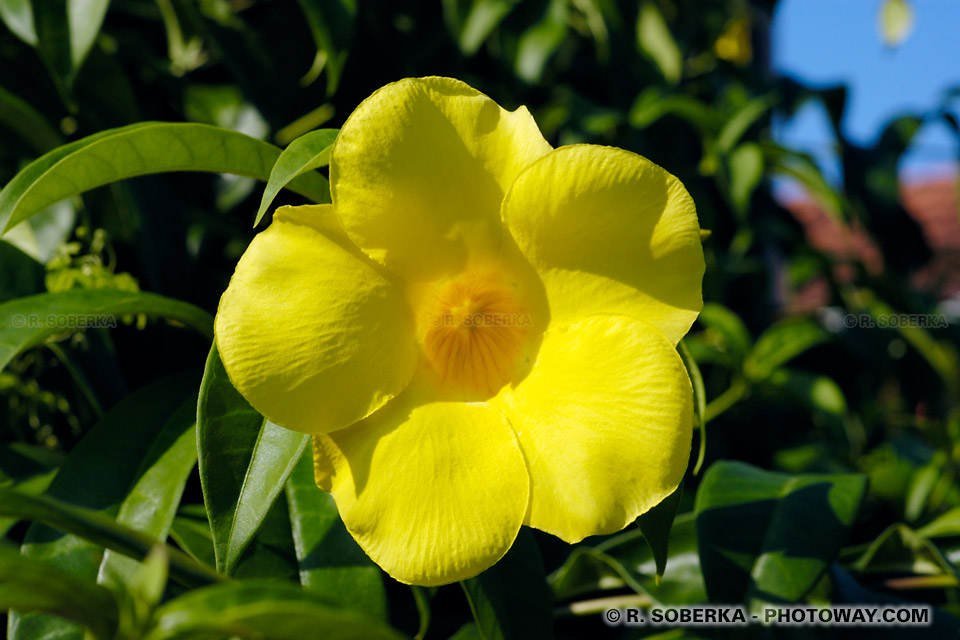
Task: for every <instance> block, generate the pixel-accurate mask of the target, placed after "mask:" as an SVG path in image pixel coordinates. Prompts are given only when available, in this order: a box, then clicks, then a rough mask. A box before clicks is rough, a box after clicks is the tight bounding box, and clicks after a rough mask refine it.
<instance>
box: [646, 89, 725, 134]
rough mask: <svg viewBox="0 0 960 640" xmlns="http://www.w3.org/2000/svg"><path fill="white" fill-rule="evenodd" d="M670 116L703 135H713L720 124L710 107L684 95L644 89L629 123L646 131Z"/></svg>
mask: <svg viewBox="0 0 960 640" xmlns="http://www.w3.org/2000/svg"><path fill="white" fill-rule="evenodd" d="M667 115H672V116H676V117H678V118H681V119H682V120H683V121H684V122H686V123H687V124H689V125H690V126H692V127H693V128H694V129H696V130H698V131H701V132H702V133H707V132H710V131H713V129H714V127H715V126H717V123H718V122H719V120H720V116H719V115H718V114H717V112H716V110H714V109H713V108H712V107H711V106H710V105H709V104H707V103H705V102H701V101H699V100H696V99H695V98H691V97H689V96H685V95H682V94H676V93H667V92H666V91H664V90H663V89H662V88H660V87H648V88H646V89H644V90H643V91H642V92H641V93H640V94H639V95H638V96H637V99H636V100H635V101H634V103H633V106H632V107H631V108H630V113H629V115H628V119H629V121H630V125H631V126H633V127H636V128H638V129H644V128H646V127H649V126H650V125H652V124H653V123H654V122H656V121H657V120H659V119H660V118H662V117H664V116H667Z"/></svg>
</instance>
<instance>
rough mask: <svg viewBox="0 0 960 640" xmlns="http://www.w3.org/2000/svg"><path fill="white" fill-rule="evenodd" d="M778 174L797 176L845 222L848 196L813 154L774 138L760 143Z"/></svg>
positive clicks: (831, 213)
mask: <svg viewBox="0 0 960 640" xmlns="http://www.w3.org/2000/svg"><path fill="white" fill-rule="evenodd" d="M760 148H761V149H762V150H763V156H764V158H765V159H766V161H767V164H768V165H769V166H770V169H771V170H772V172H773V173H774V174H778V175H782V176H786V177H788V178H793V179H794V180H796V181H797V182H799V183H800V186H802V187H803V188H804V189H805V190H806V192H807V193H808V194H809V195H810V196H811V197H812V198H814V199H815V200H816V201H817V204H819V205H820V206H821V207H823V210H824V211H825V212H826V213H827V214H828V215H830V216H831V217H832V218H833V219H834V220H837V221H838V222H843V221H844V219H845V215H846V214H845V212H846V211H847V209H848V205H847V202H846V200H845V199H844V197H843V196H842V195H841V194H840V193H839V192H838V191H837V190H836V189H834V188H833V186H832V185H831V184H830V183H829V182H828V181H827V179H826V178H824V177H823V173H822V172H821V171H820V167H818V166H817V163H816V161H815V160H814V159H813V157H812V156H810V155H808V154H805V153H801V152H799V151H794V150H792V149H788V148H786V147H782V146H780V145H778V144H776V143H773V142H763V143H761V144H760Z"/></svg>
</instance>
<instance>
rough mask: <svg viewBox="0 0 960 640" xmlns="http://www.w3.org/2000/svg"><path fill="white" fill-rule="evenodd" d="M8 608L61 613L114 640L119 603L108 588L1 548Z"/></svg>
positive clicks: (2, 598) (0, 580) (0, 600)
mask: <svg viewBox="0 0 960 640" xmlns="http://www.w3.org/2000/svg"><path fill="white" fill-rule="evenodd" d="M5 609H14V610H15V611H17V612H18V613H20V614H23V613H27V612H37V613H43V614H48V615H52V616H58V617H59V618H61V619H64V620H65V621H66V620H70V621H73V622H75V623H77V624H80V625H83V626H85V627H87V628H89V629H90V631H91V632H92V633H93V635H94V637H96V638H98V639H101V640H112V638H113V637H114V631H115V630H116V627H117V603H116V601H115V600H114V599H113V595H112V594H111V593H110V592H109V591H108V590H106V589H105V588H103V587H101V586H99V585H98V584H96V583H95V582H93V581H92V580H80V579H78V578H76V577H74V576H72V575H70V574H69V573H66V572H64V571H60V570H59V569H57V568H55V567H53V566H49V565H47V564H45V563H42V562H39V561H37V560H33V559H31V558H26V557H24V556H22V555H20V554H19V553H17V552H16V550H14V549H8V548H6V547H0V611H3V610H5ZM34 637H38V636H34Z"/></svg>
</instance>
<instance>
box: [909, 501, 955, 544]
mask: <svg viewBox="0 0 960 640" xmlns="http://www.w3.org/2000/svg"><path fill="white" fill-rule="evenodd" d="M917 533H918V534H920V535H921V536H923V537H924V538H945V537H954V536H960V507H954V508H953V509H950V510H949V511H947V512H946V513H942V514H940V515H939V516H937V517H936V518H935V519H934V520H932V521H931V522H928V523H927V524H925V525H924V526H922V527H920V528H919V529H917Z"/></svg>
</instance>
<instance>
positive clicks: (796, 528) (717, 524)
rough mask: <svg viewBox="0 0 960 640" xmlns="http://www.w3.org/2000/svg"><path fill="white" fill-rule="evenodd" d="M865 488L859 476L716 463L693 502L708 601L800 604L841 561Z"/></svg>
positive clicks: (753, 605) (861, 477)
mask: <svg viewBox="0 0 960 640" xmlns="http://www.w3.org/2000/svg"><path fill="white" fill-rule="evenodd" d="M866 484H867V483H866V478H865V477H863V476H859V475H798V476H791V475H786V474H781V473H771V472H768V471H762V470H760V469H757V468H755V467H752V466H750V465H748V464H744V463H742V462H727V461H723V462H718V463H715V464H714V465H713V466H711V467H710V469H708V470H707V473H706V474H705V475H704V478H703V483H702V484H701V485H700V489H699V491H698V492H697V502H696V513H697V538H698V544H699V548H700V565H701V567H702V569H703V577H704V581H705V583H706V587H707V593H708V594H709V596H710V600H711V601H712V602H736V601H743V602H745V603H747V604H748V605H749V606H751V607H755V606H758V605H761V604H762V603H764V602H782V603H790V602H797V601H798V600H799V599H800V598H802V597H803V596H804V595H805V594H806V593H807V592H808V591H809V590H810V589H812V588H813V587H814V585H815V584H816V583H817V581H818V580H820V578H821V577H822V576H823V573H824V571H826V569H827V567H828V566H829V565H830V563H831V562H833V561H834V559H835V558H836V556H837V553H838V552H839V550H840V546H841V545H842V544H843V540H844V538H845V537H846V535H847V532H848V530H849V528H850V526H851V525H852V524H853V520H854V518H855V517H856V515H857V511H858V510H859V508H860V503H861V501H862V499H863V496H864V492H865V490H866ZM805 522H806V523H816V526H802V525H801V524H800V523H805Z"/></svg>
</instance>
